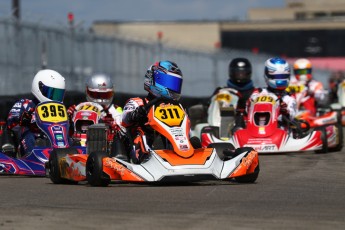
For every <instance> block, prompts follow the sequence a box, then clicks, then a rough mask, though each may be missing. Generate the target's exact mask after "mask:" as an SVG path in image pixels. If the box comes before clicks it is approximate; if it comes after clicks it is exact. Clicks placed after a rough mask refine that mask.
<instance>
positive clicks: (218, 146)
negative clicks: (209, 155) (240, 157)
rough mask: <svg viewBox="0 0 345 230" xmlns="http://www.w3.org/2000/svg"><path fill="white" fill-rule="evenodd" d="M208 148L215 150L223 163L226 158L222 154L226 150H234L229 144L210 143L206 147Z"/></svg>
mask: <svg viewBox="0 0 345 230" xmlns="http://www.w3.org/2000/svg"><path fill="white" fill-rule="evenodd" d="M207 147H208V148H215V149H216V151H217V155H218V156H219V158H220V159H221V160H223V161H225V160H228V159H229V158H228V156H226V155H225V154H224V150H226V149H233V150H235V147H234V146H233V145H232V144H230V143H212V144H209V145H208V146H207Z"/></svg>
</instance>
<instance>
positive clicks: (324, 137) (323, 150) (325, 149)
mask: <svg viewBox="0 0 345 230" xmlns="http://www.w3.org/2000/svg"><path fill="white" fill-rule="evenodd" d="M317 130H319V131H321V140H322V148H321V149H320V150H315V153H318V154H319V153H328V141H327V131H326V128H325V127H321V128H319V129H317Z"/></svg>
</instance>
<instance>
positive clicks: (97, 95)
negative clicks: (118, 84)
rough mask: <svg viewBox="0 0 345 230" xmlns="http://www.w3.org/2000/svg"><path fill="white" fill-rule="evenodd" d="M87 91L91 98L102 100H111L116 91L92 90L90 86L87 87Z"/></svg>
mask: <svg viewBox="0 0 345 230" xmlns="http://www.w3.org/2000/svg"><path fill="white" fill-rule="evenodd" d="M87 93H88V95H89V96H90V97H91V98H94V99H102V100H110V99H112V97H113V96H114V91H113V90H109V91H92V90H90V89H89V88H88V89H87Z"/></svg>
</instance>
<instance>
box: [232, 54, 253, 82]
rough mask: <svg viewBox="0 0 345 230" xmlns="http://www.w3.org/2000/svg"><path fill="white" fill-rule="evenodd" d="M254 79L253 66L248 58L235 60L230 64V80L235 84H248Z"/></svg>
mask: <svg viewBox="0 0 345 230" xmlns="http://www.w3.org/2000/svg"><path fill="white" fill-rule="evenodd" d="M251 78H252V65H251V64H250V62H249V60H248V59H247V58H234V59H233V60H232V61H231V62H230V64H229V79H230V80H231V82H233V83H235V84H246V83H248V82H250V80H251Z"/></svg>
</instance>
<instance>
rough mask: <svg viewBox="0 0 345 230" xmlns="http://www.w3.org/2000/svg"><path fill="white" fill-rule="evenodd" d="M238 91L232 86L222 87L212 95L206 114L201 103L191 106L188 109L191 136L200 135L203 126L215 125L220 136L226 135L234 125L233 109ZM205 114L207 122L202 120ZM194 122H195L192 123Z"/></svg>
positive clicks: (237, 98)
mask: <svg viewBox="0 0 345 230" xmlns="http://www.w3.org/2000/svg"><path fill="white" fill-rule="evenodd" d="M237 94H238V92H237V91H236V90H235V89H232V88H222V89H220V90H219V91H218V92H217V93H216V94H215V95H213V96H212V98H211V102H210V105H209V107H208V109H207V114H205V112H204V106H203V105H194V106H191V107H190V108H189V110H188V112H189V116H190V117H191V121H192V129H191V132H192V136H197V137H199V138H200V137H201V132H202V130H203V128H204V127H207V126H212V127H214V128H216V127H217V129H218V133H219V136H220V137H228V136H229V135H231V130H232V128H233V126H234V121H235V119H234V117H235V109H236V105H237V102H238V100H239V97H238V95H237ZM203 116H207V122H203V120H205V119H204V117H203ZM194 123H195V124H194Z"/></svg>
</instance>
